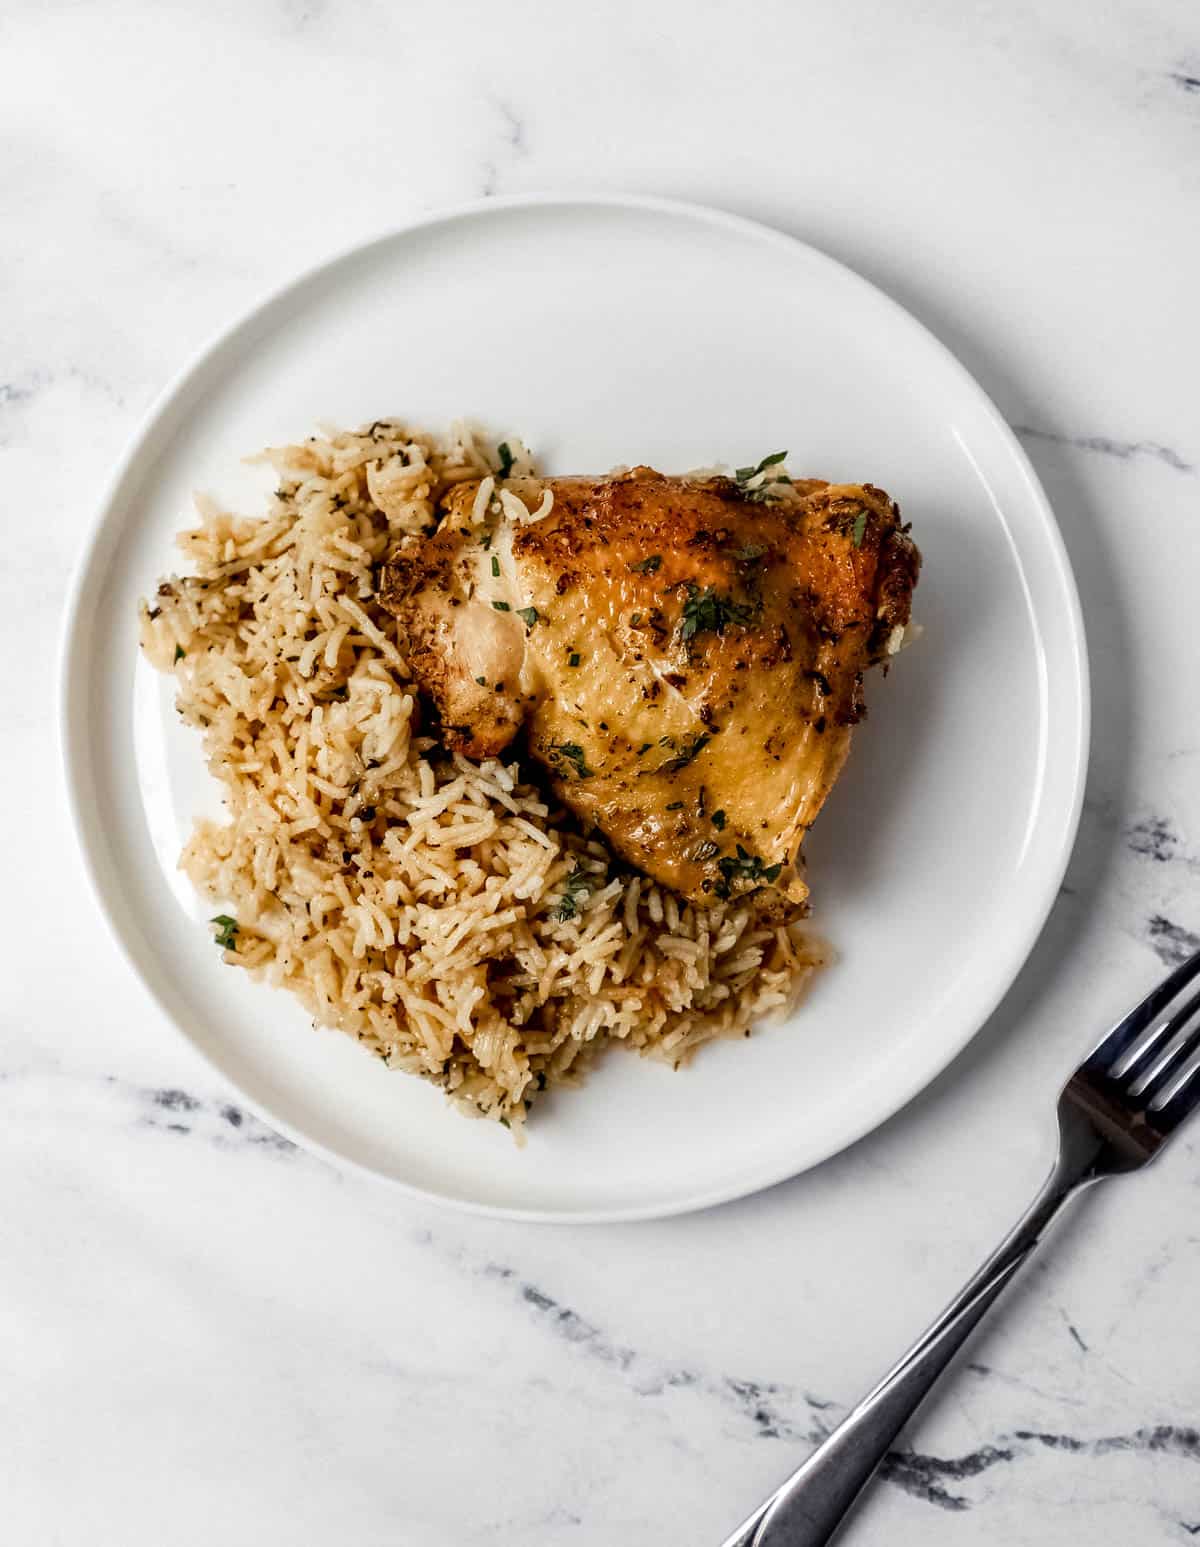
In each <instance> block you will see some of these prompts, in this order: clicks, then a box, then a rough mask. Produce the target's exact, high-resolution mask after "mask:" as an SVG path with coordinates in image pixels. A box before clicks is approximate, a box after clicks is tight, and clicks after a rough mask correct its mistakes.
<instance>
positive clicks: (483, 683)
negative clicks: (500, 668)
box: [475, 677, 487, 688]
mask: <svg viewBox="0 0 1200 1547" xmlns="http://www.w3.org/2000/svg"><path fill="white" fill-rule="evenodd" d="M475 681H476V682H477V683H478V684H479V686H480V687H481V688H485V687H487V678H486V677H476V678H475Z"/></svg>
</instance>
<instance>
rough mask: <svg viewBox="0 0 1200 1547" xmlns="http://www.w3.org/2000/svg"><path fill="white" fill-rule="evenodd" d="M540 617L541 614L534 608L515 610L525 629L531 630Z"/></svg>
mask: <svg viewBox="0 0 1200 1547" xmlns="http://www.w3.org/2000/svg"><path fill="white" fill-rule="evenodd" d="M540 616H541V614H540V613H539V612H538V610H537V608H536V607H518V608H517V617H518V618H520V620H521V622H522V623H524V625H525V626H526V628H532V627H533V625H534V624H535V623H536V622H537V621H538V619H539V618H540Z"/></svg>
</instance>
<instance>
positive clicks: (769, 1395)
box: [420, 1232, 1200, 1513]
mask: <svg viewBox="0 0 1200 1547" xmlns="http://www.w3.org/2000/svg"><path fill="white" fill-rule="evenodd" d="M420 1239H421V1242H422V1244H424V1245H433V1244H435V1243H434V1242H433V1238H432V1236H431V1235H430V1234H429V1233H428V1232H425V1233H423V1234H422V1236H421V1237H420ZM454 1256H455V1260H456V1261H458V1262H460V1263H461V1262H462V1261H463V1258H462V1255H461V1254H459V1253H455V1254H454ZM474 1271H476V1272H477V1273H478V1274H479V1276H481V1277H483V1278H486V1279H492V1280H495V1281H498V1282H500V1283H503V1284H505V1285H508V1286H510V1287H511V1288H512V1289H513V1290H514V1291H515V1292H516V1293H517V1294H518V1295H519V1297H520V1300H521V1301H522V1303H523V1304H524V1305H526V1306H528V1307H529V1308H530V1310H531V1311H532V1312H533V1314H534V1315H535V1316H536V1317H537V1319H538V1321H539V1323H540V1324H541V1325H543V1326H545V1327H546V1328H547V1329H548V1330H549V1331H550V1332H551V1334H552V1335H553V1336H555V1337H558V1338H562V1339H564V1340H565V1341H566V1342H568V1343H570V1344H571V1345H572V1346H573V1347H574V1348H575V1349H577V1350H578V1351H579V1352H580V1353H582V1354H584V1355H586V1356H587V1357H588V1358H591V1359H595V1360H598V1361H599V1362H601V1363H603V1364H606V1365H609V1366H610V1367H612V1368H613V1369H615V1370H617V1371H618V1372H620V1374H622V1375H623V1376H626V1377H628V1378H629V1380H630V1384H631V1385H632V1387H633V1390H634V1391H635V1392H636V1394H637V1395H638V1396H640V1397H655V1396H661V1395H662V1394H663V1393H664V1392H666V1391H668V1390H679V1389H690V1390H692V1391H694V1392H696V1393H697V1394H699V1395H701V1396H703V1397H707V1398H710V1399H715V1400H716V1401H718V1402H720V1403H722V1404H723V1405H724V1406H726V1407H728V1408H730V1409H731V1410H732V1411H734V1412H735V1413H736V1414H737V1415H738V1416H739V1417H740V1418H742V1419H743V1420H746V1421H748V1422H749V1423H750V1424H751V1425H752V1427H753V1433H754V1436H755V1438H758V1439H766V1440H783V1441H786V1442H787V1443H789V1444H796V1445H799V1444H801V1443H804V1444H808V1445H816V1444H819V1443H820V1441H821V1440H822V1439H824V1438H825V1437H826V1435H827V1434H828V1433H829V1431H830V1429H831V1427H832V1426H833V1423H834V1422H836V1421H837V1418H838V1416H840V1413H841V1412H844V1411H845V1409H844V1407H843V1406H842V1405H841V1404H839V1403H837V1402H835V1401H832V1400H828V1399H825V1398H820V1397H816V1396H814V1395H812V1394H811V1393H810V1392H807V1391H804V1392H801V1391H797V1390H796V1389H795V1388H793V1387H790V1386H788V1385H785V1384H780V1383H777V1382H774V1381H769V1382H764V1381H756V1380H746V1379H739V1378H735V1377H732V1376H724V1375H714V1374H710V1373H706V1372H702V1371H699V1370H695V1369H691V1368H688V1367H687V1366H675V1365H671V1364H668V1363H666V1362H664V1361H661V1360H658V1359H655V1358H654V1357H653V1356H648V1355H645V1354H641V1353H639V1352H638V1351H637V1350H636V1349H634V1348H632V1347H630V1346H629V1345H627V1344H623V1343H619V1342H617V1341H616V1340H614V1339H613V1338H612V1337H611V1336H610V1335H609V1334H608V1333H606V1332H605V1331H604V1330H603V1329H602V1328H601V1327H600V1326H599V1325H597V1324H596V1323H595V1322H592V1321H589V1320H588V1319H587V1318H586V1317H584V1316H581V1315H580V1314H579V1312H577V1311H575V1310H572V1309H571V1308H570V1307H569V1306H567V1305H564V1304H563V1303H562V1302H561V1301H559V1300H557V1299H555V1297H554V1296H553V1295H550V1294H547V1293H546V1292H545V1291H544V1290H543V1289H540V1288H539V1287H538V1286H536V1285H535V1284H532V1283H530V1282H529V1281H528V1280H525V1279H523V1278H522V1276H521V1275H520V1273H519V1272H518V1271H517V1270H516V1269H515V1268H513V1267H511V1266H509V1265H507V1264H504V1263H497V1262H488V1263H486V1264H484V1265H483V1266H482V1267H480V1268H478V1269H475V1270H474ZM1064 1320H1066V1318H1065V1316H1064ZM1067 1327H1068V1331H1069V1333H1070V1334H1071V1336H1072V1337H1073V1340H1074V1341H1075V1343H1076V1344H1077V1345H1078V1347H1079V1348H1080V1349H1081V1350H1083V1351H1084V1352H1086V1351H1087V1345H1086V1344H1085V1343H1084V1341H1083V1339H1082V1338H1081V1337H1080V1335H1079V1333H1078V1332H1077V1331H1076V1329H1075V1328H1074V1326H1073V1325H1072V1324H1071V1323H1070V1322H1069V1321H1067ZM969 1368H970V1369H972V1370H973V1371H975V1372H976V1373H978V1374H980V1375H983V1376H987V1375H990V1374H991V1373H992V1372H991V1370H990V1367H989V1366H987V1365H983V1364H972V1365H970V1366H969ZM801 1404H802V1405H803V1407H804V1409H805V1410H806V1419H804V1418H799V1419H798V1418H796V1417H795V1416H792V1415H790V1414H789V1409H792V1410H794V1409H795V1408H796V1407H797V1406H799V1405H801ZM831 1410H836V1411H834V1412H833V1416H832V1417H831V1418H830V1419H828V1420H827V1419H826V1418H825V1417H824V1416H823V1415H824V1414H825V1413H826V1412H830V1411H831ZM1038 1449H1042V1450H1058V1451H1063V1452H1067V1453H1070V1454H1072V1455H1081V1456H1106V1455H1111V1454H1114V1453H1117V1452H1127V1453H1144V1454H1147V1455H1170V1456H1173V1457H1177V1458H1180V1459H1183V1460H1187V1461H1200V1431H1197V1430H1196V1429H1194V1428H1192V1427H1191V1426H1190V1425H1180V1424H1158V1425H1153V1426H1149V1425H1147V1426H1143V1427H1140V1428H1137V1429H1134V1430H1132V1431H1131V1432H1130V1433H1128V1434H1115V1435H1107V1436H1102V1437H1101V1438H1099V1439H1085V1438H1081V1437H1078V1436H1075V1435H1070V1434H1061V1433H1053V1432H1050V1431H1044V1430H1034V1429H1018V1430H1015V1431H1014V1432H1013V1433H1012V1434H1011V1435H1007V1434H1000V1435H997V1436H996V1437H995V1438H994V1439H993V1440H990V1441H987V1442H985V1443H984V1444H981V1445H979V1446H978V1447H977V1448H976V1449H974V1450H971V1451H968V1452H966V1453H964V1454H963V1455H959V1456H937V1455H930V1454H927V1453H925V1452H921V1451H914V1450H896V1451H893V1452H892V1453H891V1454H890V1455H889V1456H888V1457H887V1459H886V1461H885V1462H884V1464H883V1466H882V1468H881V1469H880V1474H879V1475H880V1477H881V1478H882V1479H883V1480H884V1481H886V1482H889V1483H891V1484H892V1485H893V1486H895V1487H897V1488H899V1489H901V1490H902V1491H903V1492H905V1493H906V1494H908V1495H910V1496H911V1497H912V1498H914V1499H918V1500H920V1501H922V1502H923V1503H926V1504H930V1505H933V1506H935V1507H936V1508H938V1509H941V1510H947V1511H951V1512H955V1513H958V1512H962V1511H965V1510H968V1509H970V1508H972V1507H973V1503H974V1501H973V1500H972V1499H971V1498H969V1497H968V1496H967V1495H966V1494H964V1493H961V1492H955V1491H952V1490H951V1487H950V1486H949V1485H950V1484H955V1483H963V1482H966V1481H969V1480H970V1479H972V1478H975V1477H979V1476H981V1475H982V1474H983V1473H985V1472H988V1471H990V1470H992V1468H994V1467H997V1466H1001V1465H1006V1464H1010V1463H1016V1462H1019V1461H1021V1460H1023V1459H1028V1458H1029V1457H1031V1456H1032V1455H1034V1454H1035V1453H1036V1451H1037V1450H1038ZM799 1459H800V1457H799V1455H798V1456H797V1460H799Z"/></svg>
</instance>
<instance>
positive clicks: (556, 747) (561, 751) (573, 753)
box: [550, 741, 592, 779]
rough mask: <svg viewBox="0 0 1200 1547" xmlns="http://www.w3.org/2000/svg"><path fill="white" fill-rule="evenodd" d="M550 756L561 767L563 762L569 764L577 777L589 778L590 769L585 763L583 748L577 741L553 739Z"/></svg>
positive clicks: (590, 774) (590, 775)
mask: <svg viewBox="0 0 1200 1547" xmlns="http://www.w3.org/2000/svg"><path fill="white" fill-rule="evenodd" d="M550 757H551V759H552V760H553V761H554V762H555V763H557V764H558V766H559V768H560V769H561V768H562V766H563V765H564V764H569V765H570V766H571V767H572V768H573V769H574V770H575V777H576V778H577V779H590V778H591V777H592V770H591V769H590V768H589V767H588V765H587V758H586V757H585V756H584V751H583V748H582V747H581V746H580V745H579V743H578V742H577V741H553V742H551V743H550Z"/></svg>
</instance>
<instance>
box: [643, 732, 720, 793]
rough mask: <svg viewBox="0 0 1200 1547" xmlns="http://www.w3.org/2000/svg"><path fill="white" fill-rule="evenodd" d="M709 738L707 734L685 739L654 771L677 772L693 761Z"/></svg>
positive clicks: (710, 738)
mask: <svg viewBox="0 0 1200 1547" xmlns="http://www.w3.org/2000/svg"><path fill="white" fill-rule="evenodd" d="M711 740H712V737H711V736H708V735H703V736H694V737H693V738H692V740H691V741H685V742H684V744H683V745H682V746H681V747H680V749H679V751H678V752H676V754H675V756H674V757H669V758H668V759H667V760H666V762H665V763H663V764H661V765H660V766H659V767H658V768H657V769H656V770H655V771H656V772H657V773H678V772H679V770H680V769H681V768H686V767H687V765H688V764H689V763H691V762H694V761H695V760H696V758H698V757H699V756H700V754H701V752H703V751H704V749H705V747H706V746H707V745H708V744H709V742H710V741H711ZM670 809H671V808H670V806H668V807H667V810H668V811H669V810H670Z"/></svg>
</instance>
